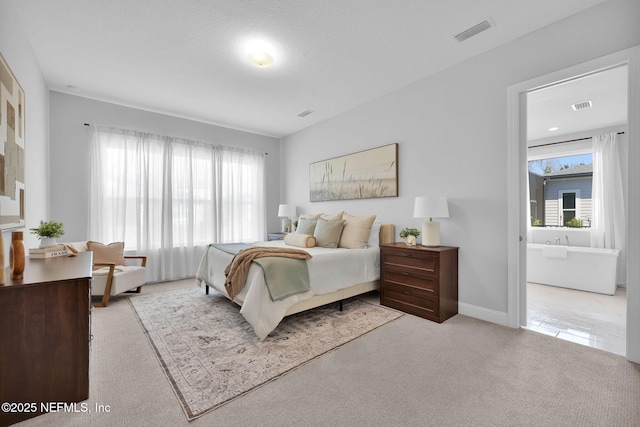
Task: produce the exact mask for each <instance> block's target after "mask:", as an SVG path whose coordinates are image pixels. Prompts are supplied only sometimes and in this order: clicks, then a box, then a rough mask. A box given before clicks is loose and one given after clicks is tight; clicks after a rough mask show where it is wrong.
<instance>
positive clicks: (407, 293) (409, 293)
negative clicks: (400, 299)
mask: <svg viewBox="0 0 640 427" xmlns="http://www.w3.org/2000/svg"><path fill="white" fill-rule="evenodd" d="M402 293H403V294H405V295H411V292H409V291H402Z"/></svg>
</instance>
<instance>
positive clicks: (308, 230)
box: [296, 218, 318, 236]
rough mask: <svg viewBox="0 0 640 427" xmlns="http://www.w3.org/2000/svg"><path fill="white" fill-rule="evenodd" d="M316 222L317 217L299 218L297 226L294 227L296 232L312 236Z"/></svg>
mask: <svg viewBox="0 0 640 427" xmlns="http://www.w3.org/2000/svg"><path fill="white" fill-rule="evenodd" d="M317 222H318V220H317V219H307V218H300V220H299V221H298V228H296V234H310V235H312V236H313V232H314V231H315V229H316V223H317Z"/></svg>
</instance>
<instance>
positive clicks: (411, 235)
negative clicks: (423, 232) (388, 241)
mask: <svg viewBox="0 0 640 427" xmlns="http://www.w3.org/2000/svg"><path fill="white" fill-rule="evenodd" d="M419 235H420V232H419V231H418V229H417V228H403V229H402V231H400V238H402V239H404V242H405V243H406V244H407V245H409V246H415V245H416V237H418V236H419Z"/></svg>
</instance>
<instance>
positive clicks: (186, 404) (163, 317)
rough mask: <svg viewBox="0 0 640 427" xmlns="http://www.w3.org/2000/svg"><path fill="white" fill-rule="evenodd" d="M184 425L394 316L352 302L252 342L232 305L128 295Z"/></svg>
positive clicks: (191, 296) (307, 315) (193, 295)
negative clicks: (183, 415) (168, 385)
mask: <svg viewBox="0 0 640 427" xmlns="http://www.w3.org/2000/svg"><path fill="white" fill-rule="evenodd" d="M129 301H130V303H131V305H132V307H133V308H134V310H135V312H136V314H137V316H138V319H139V321H140V324H141V325H142V327H143V329H144V331H145V334H146V336H147V338H148V339H149V343H150V344H151V346H152V347H153V349H154V351H155V353H156V356H157V357H158V360H159V361H160V364H161V365H162V368H163V370H164V372H165V374H166V376H167V379H168V380H169V383H170V384H171V386H172V387H173V389H174V392H175V394H176V396H177V397H178V399H179V401H180V404H181V405H182V408H183V410H184V412H185V414H186V416H187V418H188V419H189V420H193V419H195V418H197V417H199V416H201V415H204V414H206V413H207V412H209V411H211V410H213V409H215V408H217V407H219V406H220V405H223V404H225V403H227V402H229V401H230V400H233V399H235V398H237V397H239V396H242V395H243V394H245V393H247V392H249V391H251V390H253V389H254V388H256V387H259V386H261V385H263V384H265V383H268V382H269V381H271V380H273V379H275V378H277V377H279V376H281V375H283V374H285V373H287V372H289V371H291V370H292V369H295V368H297V367H298V366H301V365H303V364H305V363H306V362H308V361H310V360H313V359H315V358H316V357H318V356H320V355H322V354H325V353H327V352H329V351H331V350H333V349H335V348H337V347H339V346H341V345H342V344H345V343H347V342H349V341H352V340H353V339H355V338H358V337H360V336H362V335H364V334H366V333H367V332H370V331H372V330H374V329H376V328H378V327H380V326H382V325H384V324H386V323H388V322H390V321H392V320H395V319H397V318H398V317H400V316H402V314H400V313H398V312H396V311H393V310H388V309H385V308H383V307H380V306H376V305H371V304H368V303H365V302H362V301H359V300H356V299H351V300H348V301H345V303H344V309H343V311H339V310H338V306H337V304H331V305H328V306H324V307H318V308H316V309H313V310H309V311H306V312H303V313H299V314H296V315H293V316H289V317H286V318H285V319H284V320H283V321H282V322H281V323H280V325H278V328H277V329H276V330H275V331H273V332H272V333H271V334H270V335H269V336H268V337H267V339H266V340H264V341H260V340H259V339H258V338H257V337H256V335H255V334H254V333H253V329H252V328H251V326H250V325H249V324H248V323H247V322H246V321H245V320H244V318H243V317H242V315H241V314H240V312H239V308H238V306H236V305H235V304H233V303H231V302H230V301H229V300H228V299H226V298H225V297H223V296H222V295H220V294H218V293H215V292H214V293H213V294H212V295H204V293H203V291H202V289H200V288H189V289H181V290H177V291H169V292H163V293H158V294H152V295H146V296H140V297H136V298H131V299H130V300H129Z"/></svg>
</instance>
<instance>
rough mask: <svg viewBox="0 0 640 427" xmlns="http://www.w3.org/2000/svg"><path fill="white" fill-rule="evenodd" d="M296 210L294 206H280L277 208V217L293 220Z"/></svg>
mask: <svg viewBox="0 0 640 427" xmlns="http://www.w3.org/2000/svg"><path fill="white" fill-rule="evenodd" d="M296 213H297V210H296V206H295V205H280V206H279V207H278V217H280V218H293V217H295V216H296Z"/></svg>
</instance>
